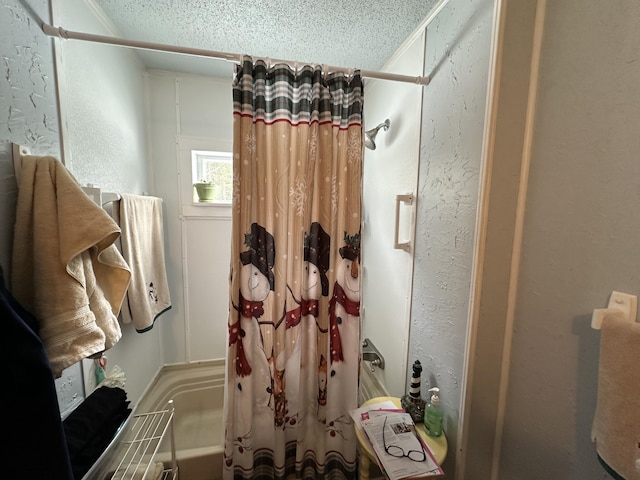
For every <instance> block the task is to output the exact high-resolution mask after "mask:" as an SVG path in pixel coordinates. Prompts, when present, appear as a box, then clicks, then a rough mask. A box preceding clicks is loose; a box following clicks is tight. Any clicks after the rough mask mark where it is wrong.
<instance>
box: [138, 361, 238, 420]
mask: <svg viewBox="0 0 640 480" xmlns="http://www.w3.org/2000/svg"><path fill="white" fill-rule="evenodd" d="M203 369H211V370H212V371H214V372H215V373H218V374H219V376H218V375H216V376H215V377H211V378H209V379H206V380H205V383H206V382H209V383H214V384H221V385H224V383H225V377H226V359H224V358H215V359H210V360H197V361H192V362H179V363H166V364H164V365H161V366H160V367H158V369H157V370H156V372H155V374H154V375H153V377H152V379H151V380H150V381H149V383H148V384H147V386H146V387H145V389H144V390H143V391H142V394H141V395H140V398H139V399H138V401H137V402H136V403H135V405H134V406H133V408H132V409H133V412H132V414H136V413H146V412H145V410H147V411H152V410H148V409H144V408H143V407H145V406H147V405H150V404H149V402H150V399H151V398H152V397H151V394H152V393H154V392H155V391H156V390H160V389H161V388H162V386H163V385H164V384H167V385H168V386H169V385H172V384H173V383H169V382H172V379H171V377H177V376H180V378H179V380H180V381H182V382H184V381H185V380H193V379H195V378H198V377H199V375H201V374H202V373H201V370H203ZM190 370H193V371H194V372H190ZM195 371H198V373H196V372H195ZM165 391H166V388H165V389H164V390H160V391H158V392H155V393H157V394H160V393H162V392H165ZM156 396H159V395H156ZM164 396H165V397H167V396H168V398H167V400H171V399H172V397H171V396H170V395H164ZM159 400H160V398H158V399H157V400H156V401H154V402H153V403H152V405H154V407H153V408H163V407H164V405H159V406H158V405H157V403H158V401H159Z"/></svg>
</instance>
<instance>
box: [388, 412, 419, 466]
mask: <svg viewBox="0 0 640 480" xmlns="http://www.w3.org/2000/svg"><path fill="white" fill-rule="evenodd" d="M386 428H387V417H385V419H384V424H383V425H382V444H383V445H384V451H385V452H387V453H388V454H389V455H391V456H392V457H397V458H402V457H407V458H408V459H409V460H413V461H414V462H424V461H425V460H426V459H427V454H426V453H424V449H423V448H422V445H421V446H420V450H409V451H408V452H407V453H405V452H404V449H403V448H402V447H399V446H398V445H387V441H386V439H385V435H384V431H385V430H386ZM416 440H417V441H418V442H419V441H420V440H418V438H417V437H416Z"/></svg>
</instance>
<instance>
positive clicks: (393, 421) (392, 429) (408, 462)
mask: <svg viewBox="0 0 640 480" xmlns="http://www.w3.org/2000/svg"><path fill="white" fill-rule="evenodd" d="M359 424H360V427H361V428H362V430H363V431H364V432H365V434H366V436H367V438H368V440H369V441H370V442H371V446H372V447H373V451H374V452H375V454H376V456H377V458H378V464H379V465H380V469H381V470H382V471H383V472H384V473H385V475H386V476H387V477H389V478H390V479H391V480H400V479H410V478H434V477H439V476H442V475H444V472H443V471H442V468H441V467H440V465H438V463H437V462H436V460H435V458H434V457H433V453H432V452H431V450H430V449H429V447H428V446H427V444H426V443H425V442H424V440H423V439H422V438H421V437H420V435H419V434H418V432H417V430H416V426H415V424H414V423H413V420H412V419H411V415H410V414H408V413H406V412H405V411H404V410H398V409H389V410H379V409H378V410H370V411H366V412H362V413H361V421H360V422H359Z"/></svg>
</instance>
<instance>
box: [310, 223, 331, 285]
mask: <svg viewBox="0 0 640 480" xmlns="http://www.w3.org/2000/svg"><path fill="white" fill-rule="evenodd" d="M330 246H331V237H330V236H329V234H328V233H327V232H325V231H324V229H323V228H322V225H320V224H319V223H318V222H313V223H312V224H311V228H310V231H309V234H308V235H305V237H304V260H305V261H307V262H310V263H313V264H314V265H315V266H316V267H318V269H319V270H320V283H321V284H322V295H323V296H325V297H326V296H327V295H329V279H328V278H327V270H329V257H330V254H329V252H330Z"/></svg>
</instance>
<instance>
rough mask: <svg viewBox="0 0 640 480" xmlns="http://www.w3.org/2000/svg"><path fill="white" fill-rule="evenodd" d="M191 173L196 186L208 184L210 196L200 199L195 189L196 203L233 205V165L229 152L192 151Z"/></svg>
mask: <svg viewBox="0 0 640 480" xmlns="http://www.w3.org/2000/svg"><path fill="white" fill-rule="evenodd" d="M191 172H192V175H193V183H194V185H196V184H198V183H208V184H210V185H209V187H210V188H209V189H208V190H209V191H210V192H209V194H208V196H207V198H206V199H204V198H203V199H199V198H198V194H197V192H196V188H194V189H193V200H194V202H200V203H218V204H220V203H222V204H227V205H230V204H231V197H232V195H233V163H232V162H231V153H229V152H210V151H205V150H191Z"/></svg>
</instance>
